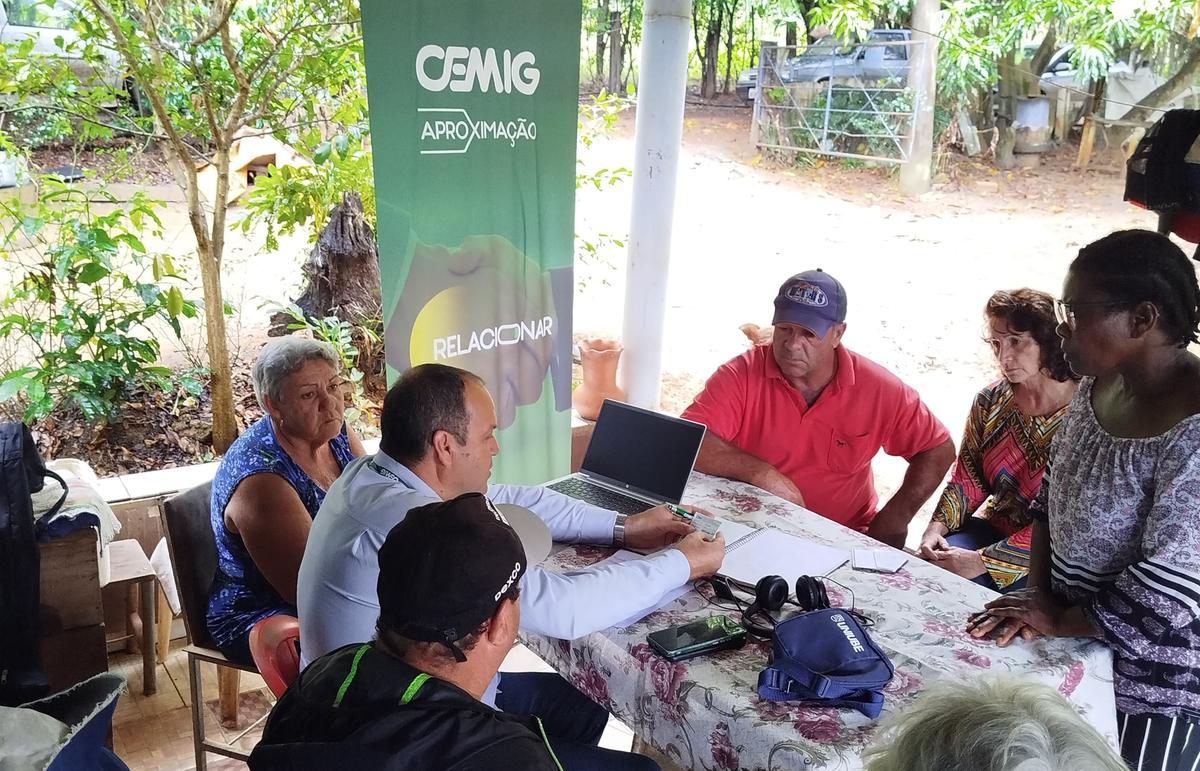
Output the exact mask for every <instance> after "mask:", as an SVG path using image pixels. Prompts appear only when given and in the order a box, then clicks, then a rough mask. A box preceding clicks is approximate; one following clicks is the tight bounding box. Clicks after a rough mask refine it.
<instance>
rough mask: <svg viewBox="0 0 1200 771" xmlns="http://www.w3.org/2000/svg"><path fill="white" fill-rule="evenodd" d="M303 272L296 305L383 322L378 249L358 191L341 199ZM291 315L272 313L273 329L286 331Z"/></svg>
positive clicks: (313, 312) (315, 313) (310, 311)
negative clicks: (302, 281) (303, 277)
mask: <svg viewBox="0 0 1200 771" xmlns="http://www.w3.org/2000/svg"><path fill="white" fill-rule="evenodd" d="M304 275H305V277H306V278H307V284H306V285H305V287H304V292H303V294H301V295H300V298H299V299H298V300H296V305H298V306H300V310H302V311H304V315H305V316H307V317H309V318H317V319H320V318H325V317H326V316H337V317H338V318H340V319H342V320H343V321H349V322H350V323H351V324H368V325H371V324H376V325H377V324H378V323H379V318H380V314H381V313H382V308H383V301H382V299H381V296H380V289H379V288H380V285H381V282H380V277H379V252H378V248H377V246H376V244H375V233H374V232H373V231H372V230H371V226H370V225H368V224H367V220H366V218H365V217H364V216H363V210H362V199H361V198H360V197H359V195H358V193H354V192H349V193H345V194H343V196H342V202H341V203H340V204H338V205H337V206H335V207H334V208H333V211H332V212H331V213H330V215H329V221H328V222H327V223H325V228H324V230H322V231H321V236H320V237H319V238H318V239H317V243H316V244H315V245H314V246H313V248H312V251H311V252H309V255H308V262H306V263H305V265H304ZM292 321H293V319H292V317H291V315H290V314H288V313H283V312H280V313H276V314H275V315H273V316H271V329H270V332H269V333H268V334H270V335H272V336H275V335H286V334H287V333H288V329H287V325H288V324H290V323H292Z"/></svg>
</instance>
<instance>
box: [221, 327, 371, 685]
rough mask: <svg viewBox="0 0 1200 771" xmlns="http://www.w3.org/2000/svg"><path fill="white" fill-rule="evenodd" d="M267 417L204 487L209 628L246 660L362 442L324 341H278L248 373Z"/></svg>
mask: <svg viewBox="0 0 1200 771" xmlns="http://www.w3.org/2000/svg"><path fill="white" fill-rule="evenodd" d="M251 379H252V381H253V383H254V395H255V397H256V398H257V399H258V403H259V405H260V406H261V407H262V408H263V411H264V412H265V413H266V414H265V415H263V417H262V419H261V420H259V421H258V422H257V423H255V424H254V425H253V426H251V427H250V428H249V429H247V430H246V432H245V433H243V434H242V435H241V436H239V437H238V438H237V441H235V442H234V443H233V445H231V446H230V448H229V450H228V451H227V452H226V453H225V457H224V458H223V459H222V460H221V466H220V468H218V469H217V475H216V477H215V478H214V479H213V487H212V509H211V518H212V529H213V535H214V537H215V538H216V543H217V571H216V575H215V576H214V577H213V584H212V589H211V592H210V596H209V603H208V630H209V632H210V633H211V634H212V636H213V640H214V641H215V642H216V643H217V647H219V648H220V649H221V652H222V653H224V654H225V655H226V656H228V657H229V658H230V659H233V660H235V661H239V662H243V663H250V662H251V659H250V647H249V641H248V638H249V634H250V629H251V627H253V626H254V625H255V624H256V623H257V622H259V621H261V620H262V619H264V618H267V617H268V616H274V615H277V614H280V613H286V614H289V615H295V614H296V606H295V603H296V576H297V574H298V573H299V571H300V560H301V558H302V557H303V556H304V545H305V542H306V541H307V539H308V531H309V528H310V527H311V525H312V520H313V517H315V516H316V514H317V509H318V508H320V506H321V501H323V500H324V499H325V493H326V491H327V490H328V489H329V486H330V485H332V484H333V482H334V481H335V480H336V479H337V478H338V476H339V475H340V474H341V473H342V469H343V468H344V467H345V466H346V464H347V463H349V462H350V461H351V460H352V459H353V458H355V457H357V456H359V455H363V454H364V452H365V451H364V450H363V447H362V442H361V441H359V439H358V436H357V435H356V434H355V433H354V432H353V431H352V430H350V429H348V428H347V427H346V424H345V421H344V420H343V412H344V410H345V379H344V378H343V376H342V373H341V363H340V362H339V361H338V358H337V355H336V354H335V353H334V351H333V348H332V347H331V346H330V345H328V344H327V343H322V342H318V341H315V340H308V339H303V338H294V337H285V338H281V339H279V340H276V341H273V342H271V343H270V344H268V345H267V346H266V347H265V348H263V350H262V352H261V353H260V354H259V356H258V360H257V361H255V363H254V368H253V369H252V371H251Z"/></svg>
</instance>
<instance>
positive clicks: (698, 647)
mask: <svg viewBox="0 0 1200 771" xmlns="http://www.w3.org/2000/svg"><path fill="white" fill-rule="evenodd" d="M646 641H647V642H649V643H650V647H651V648H653V649H654V652H655V653H657V654H658V655H660V656H662V657H663V658H664V659H666V660H667V661H683V660H684V659H690V658H692V657H693V656H699V655H701V654H704V653H712V652H714V651H724V650H730V649H732V648H740V647H742V646H743V645H745V644H746V630H745V629H743V628H742V625H741V624H739V623H738V622H736V621H734V620H733V619H731V618H730V617H729V616H725V615H720V616H709V617H708V618H702V619H699V620H697V621H689V622H688V623H686V624H679V625H678V626H672V627H668V628H666V629H660V630H658V631H657V632H651V633H650V634H648V635H646Z"/></svg>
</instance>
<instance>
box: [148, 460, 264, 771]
mask: <svg viewBox="0 0 1200 771" xmlns="http://www.w3.org/2000/svg"><path fill="white" fill-rule="evenodd" d="M211 498H212V484H211V483H206V484H203V485H199V486H197V487H193V488H192V489H191V490H188V491H186V492H183V493H180V494H179V495H176V496H175V497H174V498H169V499H168V500H167V501H165V502H164V503H163V523H164V524H165V525H166V528H167V546H168V547H169V548H170V551H171V565H172V566H173V567H174V568H175V586H176V588H177V589H178V590H179V602H180V604H181V605H182V606H183V625H184V626H185V627H186V628H187V633H188V640H189V642H190V643H191V644H190V645H188V646H187V647H186V648H184V651H185V652H186V653H187V657H188V687H189V688H190V690H191V695H192V742H193V746H194V748H195V751H196V771H205V769H206V768H207V767H208V765H207V759H206V758H205V755H204V753H205V752H215V753H217V754H218V755H224V756H226V757H230V758H236V759H237V760H242V761H246V760H249V759H250V753H248V752H245V751H244V750H241V749H239V748H238V747H235V746H233V745H232V744H227V743H225V742H218V741H213V740H211V739H208V738H206V737H205V732H204V683H203V678H201V676H200V662H202V661H207V662H210V663H213V664H216V665H217V672H218V678H219V679H222V691H223V692H222V693H221V698H222V702H224V701H225V700H226V699H227V698H228V699H230V700H231V701H232V707H233V712H234V713H235V714H236V711H237V707H236V704H237V680H236V677H237V674H238V670H241V671H244V672H254V671H255V669H254V668H253V667H249V666H245V665H242V664H238V663H237V662H234V661H230V660H229V659H227V658H226V657H225V654H223V653H221V651H220V650H218V649H217V644H216V643H215V642H214V641H213V639H212V635H210V634H209V633H208V624H207V623H206V621H205V615H206V614H207V612H208V591H209V588H210V587H211V586H212V580H213V575H214V574H215V573H216V571H217V544H216V541H215V540H213V533H212V524H211V523H210V522H209V508H210V506H211ZM227 674H230V675H232V676H233V678H232V686H231V687H230V686H227V685H226V682H228V681H227V680H225V679H224V678H225V677H226V676H227ZM224 706H225V705H224V704H222V707H223V709H224Z"/></svg>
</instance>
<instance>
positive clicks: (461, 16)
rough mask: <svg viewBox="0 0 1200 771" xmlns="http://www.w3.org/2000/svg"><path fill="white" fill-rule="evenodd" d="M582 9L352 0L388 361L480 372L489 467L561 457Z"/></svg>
mask: <svg viewBox="0 0 1200 771" xmlns="http://www.w3.org/2000/svg"><path fill="white" fill-rule="evenodd" d="M580 12H581V6H580V4H579V3H577V2H569V0H553V1H551V0H489V2H482V3H481V2H477V0H410V1H409V2H404V3H396V2H394V0H362V27H363V37H364V45H365V48H366V63H367V92H368V100H369V102H370V109H371V144H372V149H373V154H374V159H375V195H376V208H377V211H378V214H379V228H378V230H379V232H378V237H379V260H380V266H381V269H382V274H383V303H384V326H385V330H386V331H385V347H386V351H387V362H388V367H389V374H390V375H394V374H395V373H396V372H402V371H404V370H406V369H408V368H409V367H411V366H415V365H418V364H424V363H427V362H439V363H443V364H449V365H452V366H456V367H462V368H463V369H468V370H471V371H472V372H474V373H476V374H477V375H479V376H480V377H482V378H483V379H484V381H485V382H486V383H487V386H488V390H489V391H490V392H491V394H492V398H493V399H494V400H495V402H496V411H497V415H498V418H499V426H500V431H499V433H498V438H499V440H500V445H501V453H500V455H499V457H497V458H496V465H495V472H494V474H493V481H498V482H507V483H515V484H526V483H537V482H542V481H545V480H547V479H550V478H552V477H555V476H559V475H562V474H565V473H566V472H567V467H568V465H569V462H570V441H571V439H570V406H571V296H572V292H573V289H574V276H573V273H572V253H573V247H574V219H575V134H576V125H577V112H578V93H579V87H578V84H579V50H578V49H579V33H580Z"/></svg>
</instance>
